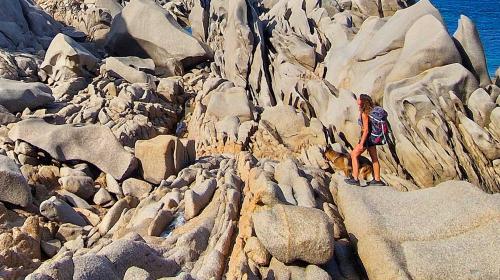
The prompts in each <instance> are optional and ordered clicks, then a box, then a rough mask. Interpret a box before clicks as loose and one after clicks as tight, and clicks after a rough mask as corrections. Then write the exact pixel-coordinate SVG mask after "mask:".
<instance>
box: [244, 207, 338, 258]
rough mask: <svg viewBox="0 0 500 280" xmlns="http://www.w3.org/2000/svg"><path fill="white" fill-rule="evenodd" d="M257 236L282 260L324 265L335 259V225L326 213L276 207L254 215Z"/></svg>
mask: <svg viewBox="0 0 500 280" xmlns="http://www.w3.org/2000/svg"><path fill="white" fill-rule="evenodd" d="M252 220H253V224H254V228H255V233H256V234H257V237H258V238H259V240H260V241H261V242H262V244H263V245H264V247H266V249H267V250H268V251H269V252H270V253H271V255H273V257H275V258H276V259H278V260H279V261H281V262H283V263H291V262H293V261H296V260H302V261H306V262H309V263H312V264H324V263H326V262H327V261H329V260H330V258H331V257H332V256H333V225H332V224H331V222H330V220H329V218H328V216H327V215H326V214H325V212H323V211H321V210H318V209H314V208H307V207H300V206H291V205H283V204H277V205H275V206H273V207H272V208H264V209H261V210H260V211H259V210H257V211H256V212H254V214H253V215H252Z"/></svg>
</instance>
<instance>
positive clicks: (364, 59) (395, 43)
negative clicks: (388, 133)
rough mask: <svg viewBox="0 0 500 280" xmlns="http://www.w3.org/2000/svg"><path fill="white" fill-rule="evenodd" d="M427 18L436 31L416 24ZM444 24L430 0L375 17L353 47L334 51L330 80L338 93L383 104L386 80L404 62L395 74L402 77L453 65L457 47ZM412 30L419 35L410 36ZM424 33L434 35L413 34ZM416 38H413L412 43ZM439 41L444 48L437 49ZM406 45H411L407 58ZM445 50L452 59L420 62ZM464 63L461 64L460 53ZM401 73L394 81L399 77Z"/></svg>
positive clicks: (327, 61)
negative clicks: (381, 16) (385, 16)
mask: <svg viewBox="0 0 500 280" xmlns="http://www.w3.org/2000/svg"><path fill="white" fill-rule="evenodd" d="M424 16H427V17H433V18H434V20H431V19H428V20H426V22H427V23H426V24H428V25H431V26H432V27H429V28H420V29H419V28H418V26H421V25H415V23H416V22H417V21H419V20H420V19H421V18H422V17H424ZM438 22H440V23H441V24H440V23H438ZM442 22H443V21H442V18H441V15H440V14H439V11H438V10H437V9H436V8H435V7H434V6H433V5H432V4H431V3H430V2H429V1H428V0H422V1H418V3H416V4H415V5H412V6H410V7H409V8H406V9H403V10H398V11H397V12H396V13H395V14H394V15H393V16H392V17H390V18H388V19H386V18H379V17H369V18H368V19H366V20H365V21H364V22H363V24H362V25H361V27H360V29H359V31H358V32H357V34H356V36H355V37H354V38H353V39H352V40H351V41H350V42H349V43H347V44H345V45H344V46H341V47H339V48H331V49H330V50H329V52H328V55H327V57H326V58H325V64H326V69H327V71H326V74H325V80H327V81H328V82H330V83H331V84H332V85H334V86H335V87H336V88H338V89H347V90H350V91H352V92H355V93H357V94H360V93H366V94H370V95H371V96H372V97H373V98H374V99H375V101H376V102H378V103H382V95H383V93H384V88H385V85H386V78H387V76H388V75H389V74H390V73H391V72H392V71H393V68H394V67H395V64H396V63H397V62H398V60H399V63H398V64H399V66H398V67H397V68H399V69H396V70H395V74H397V73H400V74H402V75H400V77H404V76H405V77H408V76H411V75H412V74H413V75H415V72H418V73H420V72H421V71H423V70H426V69H428V68H429V67H430V66H435V65H436V64H439V65H444V64H446V63H450V60H452V61H454V62H455V61H456V59H450V56H451V57H452V58H454V57H455V56H454V55H455V53H456V49H455V50H453V49H454V47H453V48H451V47H450V44H449V42H450V41H451V39H450V36H449V35H448V34H447V32H446V30H444V32H443V29H444V27H442ZM421 23H423V22H421ZM439 25H441V26H439ZM412 26H414V28H413V32H411V33H410V32H409V30H410V29H411V28H412ZM419 31H420V32H422V33H425V34H429V35H430V37H427V35H425V37H422V36H420V35H418V34H417V35H412V34H413V33H419ZM408 33H409V34H408ZM410 38H412V39H413V40H409V39H410ZM406 41H408V42H406ZM366 42H370V44H366ZM435 43H439V44H438V45H437V46H435V50H434V49H433V47H434V45H433V44H435ZM403 46H407V47H406V48H405V49H406V50H405V53H404V54H403ZM415 46H418V49H413V48H412V47H415ZM451 46H453V42H452V43H451ZM439 51H446V52H445V54H446V55H445V56H444V57H443V58H441V57H438V58H439V59H437V60H436V61H431V62H432V63H431V65H429V66H427V68H426V67H425V65H426V63H421V61H420V60H423V61H424V62H428V60H427V58H426V56H425V55H426V54H432V56H436V55H435V53H436V52H439ZM450 54H451V55H450ZM458 59H459V61H460V56H459V55H458ZM424 68H426V69H424ZM403 72H404V73H403ZM418 73H416V74H418ZM395 74H394V75H393V78H394V79H396V78H398V77H397V75H395Z"/></svg>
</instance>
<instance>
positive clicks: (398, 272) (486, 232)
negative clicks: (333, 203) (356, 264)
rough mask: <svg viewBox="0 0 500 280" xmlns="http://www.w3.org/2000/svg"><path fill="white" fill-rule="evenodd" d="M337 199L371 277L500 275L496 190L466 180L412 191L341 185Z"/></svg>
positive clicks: (499, 204) (499, 214)
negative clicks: (499, 265) (483, 190)
mask: <svg viewBox="0 0 500 280" xmlns="http://www.w3.org/2000/svg"><path fill="white" fill-rule="evenodd" d="M450 198H452V199H450ZM337 201H338V206H339V208H340V210H341V211H342V213H343V215H344V217H345V221H344V222H345V225H346V227H347V230H348V232H349V235H350V236H351V237H352V241H354V242H356V243H357V249H358V255H359V257H360V258H361V261H362V262H363V266H364V267H365V269H366V272H367V274H368V277H369V278H370V279H375V280H377V279H442V277H445V278H446V279H498V278H499V277H500V271H499V270H498V261H497V260H498V258H499V257H500V243H499V242H498V232H499V231H500V223H499V221H500V196H498V195H489V194H486V193H484V192H482V191H481V190H479V189H478V188H476V187H474V186H473V185H471V184H469V183H467V182H463V181H448V182H445V183H442V184H440V185H438V186H436V187H434V188H430V189H425V190H418V191H412V192H398V191H395V190H394V189H392V188H391V187H377V188H353V187H352V186H348V185H344V184H341V185H340V186H339V187H338V193H337ZM464 209H467V211H464Z"/></svg>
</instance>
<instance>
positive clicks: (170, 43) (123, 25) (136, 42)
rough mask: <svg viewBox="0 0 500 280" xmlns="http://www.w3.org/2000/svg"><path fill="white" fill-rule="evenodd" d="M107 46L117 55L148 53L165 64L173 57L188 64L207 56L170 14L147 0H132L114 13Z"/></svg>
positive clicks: (196, 41)
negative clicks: (116, 13) (118, 12)
mask: <svg viewBox="0 0 500 280" xmlns="http://www.w3.org/2000/svg"><path fill="white" fill-rule="evenodd" d="M152 26H154V28H151V27H152ZM106 46H107V48H108V49H109V50H110V51H111V53H113V54H117V55H120V56H138V57H142V58H148V57H150V58H152V59H153V60H154V62H155V64H156V66H159V67H166V66H168V65H169V63H170V62H171V59H172V58H174V59H177V60H179V61H181V62H182V63H183V64H184V66H185V67H190V66H193V65H196V64H198V63H200V62H202V61H204V60H206V59H207V58H208V57H209V55H208V53H207V50H206V49H205V47H204V46H203V45H202V44H201V43H200V42H199V41H198V40H196V39H195V38H194V37H193V36H191V35H190V34H189V33H188V32H187V31H185V30H183V28H182V27H181V26H180V25H179V24H178V23H177V22H176V21H175V19H174V18H173V17H172V15H170V14H169V13H168V12H167V11H166V10H164V9H163V8H162V7H160V6H158V5H157V4H156V3H155V2H154V1H149V0H133V1H131V2H130V3H129V4H127V6H126V7H125V8H124V9H123V10H122V12H121V13H120V14H118V15H117V16H115V18H114V19H113V23H112V25H111V31H110V33H109V34H108V38H107V42H106Z"/></svg>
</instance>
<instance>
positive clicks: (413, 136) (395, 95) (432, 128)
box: [381, 63, 499, 192]
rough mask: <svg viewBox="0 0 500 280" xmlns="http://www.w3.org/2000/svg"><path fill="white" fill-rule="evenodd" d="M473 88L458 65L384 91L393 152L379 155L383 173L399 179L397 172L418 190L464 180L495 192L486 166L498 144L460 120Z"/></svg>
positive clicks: (494, 181) (473, 81)
mask: <svg viewBox="0 0 500 280" xmlns="http://www.w3.org/2000/svg"><path fill="white" fill-rule="evenodd" d="M477 87H478V83H477V80H476V78H475V77H474V75H473V74H472V73H471V72H469V71H468V70H467V69H465V68H464V67H463V66H462V65H460V64H458V63H455V64H451V65H446V66H442V67H436V68H432V69H430V70H427V71H425V72H423V73H421V74H419V75H417V76H415V77H412V78H408V79H404V80H401V81H398V82H394V83H390V84H389V85H387V87H386V91H385V94H384V108H385V109H386V110H387V112H388V121H389V123H390V124H391V131H392V135H393V137H394V141H393V142H392V143H394V144H393V145H394V149H393V150H391V151H389V149H383V151H384V156H381V158H382V159H383V161H386V160H388V162H385V163H384V164H383V165H382V166H383V168H384V169H385V170H384V173H386V174H388V173H393V174H398V175H403V174H402V173H400V171H399V169H401V167H402V168H403V169H404V170H405V172H406V175H404V176H408V175H409V177H407V178H411V179H412V180H413V181H414V182H415V183H416V185H417V186H420V187H431V186H434V185H436V184H438V183H440V182H444V181H448V180H456V179H465V178H467V180H469V181H470V182H472V183H474V184H475V185H477V186H479V187H481V188H483V189H484V190H486V191H488V192H495V191H497V190H498V186H499V185H498V175H496V174H495V173H496V171H494V170H493V169H492V168H491V163H490V161H491V160H494V155H495V154H496V151H495V150H496V149H497V148H496V147H498V141H495V140H494V139H491V137H489V136H488V134H487V133H486V132H484V131H481V130H482V129H481V127H480V126H479V125H477V124H475V123H474V122H473V121H472V120H469V119H468V118H467V117H466V116H465V115H466V111H465V108H464V102H465V101H466V100H468V99H469V96H471V94H472V93H473V92H474V91H475V90H476V89H477Z"/></svg>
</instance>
